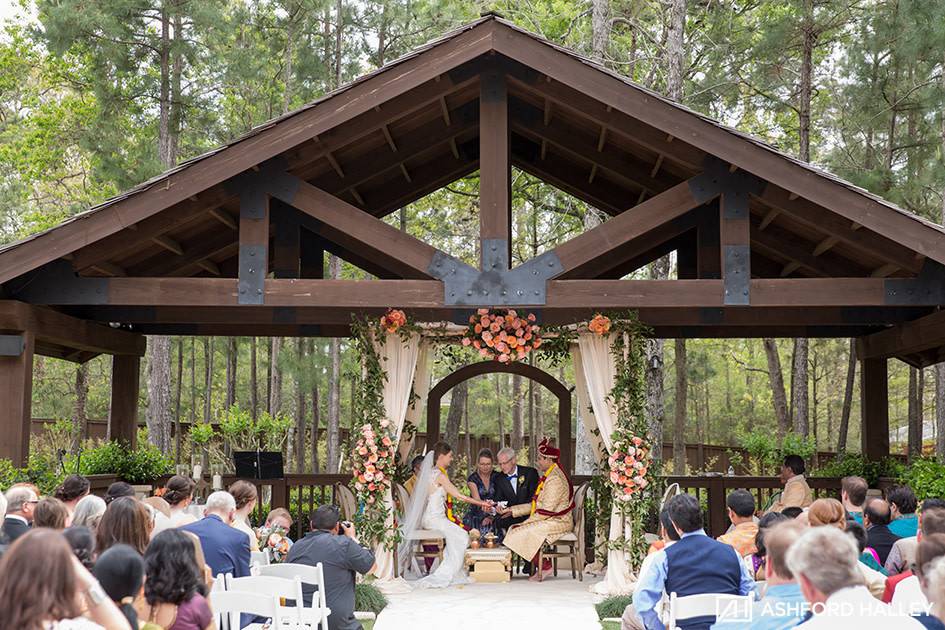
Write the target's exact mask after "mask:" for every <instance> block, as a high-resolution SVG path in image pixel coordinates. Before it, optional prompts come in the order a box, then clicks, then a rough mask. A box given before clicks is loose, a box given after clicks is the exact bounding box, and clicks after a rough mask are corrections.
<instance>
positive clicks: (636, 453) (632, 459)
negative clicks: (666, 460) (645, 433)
mask: <svg viewBox="0 0 945 630" xmlns="http://www.w3.org/2000/svg"><path fill="white" fill-rule="evenodd" d="M607 462H608V463H609V464H610V484H611V486H613V488H614V498H615V499H617V500H618V501H622V502H626V501H631V500H633V499H634V498H635V495H636V494H637V493H639V492H640V491H642V490H643V489H644V488H646V487H647V486H649V485H650V481H649V479H648V478H647V474H648V472H649V469H650V465H651V463H652V458H651V455H650V449H649V448H648V446H647V445H646V443H645V442H644V441H643V438H640V437H638V436H628V437H623V438H621V439H620V440H619V441H617V442H614V451H613V453H612V454H611V455H610V457H608V458H607Z"/></svg>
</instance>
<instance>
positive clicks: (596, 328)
mask: <svg viewBox="0 0 945 630" xmlns="http://www.w3.org/2000/svg"><path fill="white" fill-rule="evenodd" d="M587 329H588V330H589V331H591V332H592V333H594V334H595V335H598V336H601V337H603V336H604V335H606V334H607V333H609V332H610V318H609V317H607V316H606V315H601V314H600V313H598V314H597V315H595V316H594V318H593V319H592V320H591V321H590V322H588V323H587Z"/></svg>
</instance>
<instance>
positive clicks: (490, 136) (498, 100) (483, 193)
mask: <svg viewBox="0 0 945 630" xmlns="http://www.w3.org/2000/svg"><path fill="white" fill-rule="evenodd" d="M511 181H512V178H511V162H510V159H509V99H508V89H507V86H506V83H505V75H504V74H502V73H500V72H499V71H498V70H497V69H489V70H487V71H485V72H484V73H483V74H482V76H481V78H480V87H479V236H480V246H481V248H482V249H481V255H480V260H481V262H482V269H483V270H484V271H485V270H487V269H490V268H492V267H493V265H494V264H495V265H499V269H500V270H501V267H502V266H503V265H502V260H501V256H504V257H505V258H504V268H505V269H508V268H509V264H510V262H511V260H512V238H511V236H512V211H511V205H510V204H511V199H512V188H511ZM500 254H501V256H499V255H500Z"/></svg>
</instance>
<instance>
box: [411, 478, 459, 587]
mask: <svg viewBox="0 0 945 630" xmlns="http://www.w3.org/2000/svg"><path fill="white" fill-rule="evenodd" d="M441 474H442V473H441V472H440V471H439V470H436V471H434V473H433V475H432V479H431V480H430V485H429V487H428V490H427V503H426V507H425V508H424V509H423V515H422V516H421V518H420V526H421V527H422V528H423V529H426V530H431V531H435V532H439V533H441V534H442V535H443V538H444V539H445V540H446V549H444V550H443V560H442V562H440V565H439V566H438V567H437V568H436V570H435V571H434V572H433V573H431V574H430V575H428V576H426V577H425V578H422V579H421V580H419V581H418V582H417V586H419V587H421V588H445V587H447V586H455V585H457V584H468V583H469V578H468V577H467V576H466V568H465V565H464V560H465V557H466V549H467V547H469V534H468V533H466V530H465V529H463V528H462V527H460V526H459V525H457V524H456V523H453V522H452V521H450V520H449V519H448V518H446V490H444V489H443V488H442V486H438V485H437V484H436V480H437V479H438V478H439V476H440V475H441ZM414 492H415V493H416V492H420V488H419V487H418V488H416V489H415V490H414Z"/></svg>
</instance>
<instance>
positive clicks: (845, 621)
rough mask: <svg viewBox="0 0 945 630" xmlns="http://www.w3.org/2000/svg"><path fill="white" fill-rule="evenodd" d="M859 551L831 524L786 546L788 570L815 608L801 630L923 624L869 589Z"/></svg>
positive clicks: (878, 629) (888, 629) (882, 629)
mask: <svg viewBox="0 0 945 630" xmlns="http://www.w3.org/2000/svg"><path fill="white" fill-rule="evenodd" d="M858 555H859V553H858V552H857V548H856V542H855V541H854V540H853V537H851V536H849V535H847V534H845V533H844V532H843V531H841V530H840V529H838V528H835V527H811V528H810V529H808V530H807V531H806V532H805V533H804V534H803V535H802V536H801V537H800V538H799V539H798V540H797V542H795V543H794V544H793V545H791V547H790V548H789V549H788V552H787V566H788V569H790V571H791V573H793V574H794V576H795V577H796V578H797V581H798V583H799V584H800V586H801V592H802V593H803V594H804V599H805V600H807V603H808V604H809V605H810V607H811V610H812V612H813V613H814V614H813V616H812V617H811V618H810V620H808V621H806V622H805V623H804V625H803V627H804V630H820V629H821V628H823V629H829V630H833V629H834V628H840V627H842V628H857V630H874V629H875V630H899V629H900V628H902V629H907V628H921V627H922V625H921V624H920V623H919V622H917V621H915V620H914V619H912V618H910V617H907V616H896V615H895V614H894V613H895V611H893V610H892V609H891V608H889V606H888V605H887V604H884V603H882V602H881V601H879V600H878V599H876V598H874V597H873V596H872V595H871V594H870V592H869V590H867V588H866V586H864V585H863V581H862V574H861V573H860V569H859V565H860V564H861V563H860V561H859V560H858V558H857V557H858Z"/></svg>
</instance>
